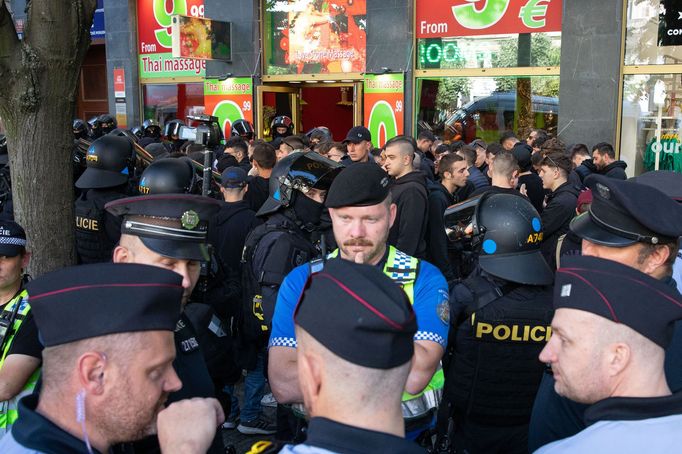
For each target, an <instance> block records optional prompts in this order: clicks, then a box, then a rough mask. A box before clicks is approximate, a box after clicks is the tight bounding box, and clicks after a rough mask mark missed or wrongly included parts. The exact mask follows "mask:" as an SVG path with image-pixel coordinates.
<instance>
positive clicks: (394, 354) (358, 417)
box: [281, 260, 424, 453]
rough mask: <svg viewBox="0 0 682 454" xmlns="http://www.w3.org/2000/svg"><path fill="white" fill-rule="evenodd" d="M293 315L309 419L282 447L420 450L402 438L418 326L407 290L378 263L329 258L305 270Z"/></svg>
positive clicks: (319, 450)
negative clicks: (302, 435)
mask: <svg viewBox="0 0 682 454" xmlns="http://www.w3.org/2000/svg"><path fill="white" fill-rule="evenodd" d="M330 313H333V317H332V316H330ZM294 321H295V324H296V334H297V341H298V348H297V352H298V354H297V357H298V362H299V363H300V364H299V371H300V375H299V381H300V383H301V392H302V393H303V395H304V396H305V399H304V400H305V404H306V410H307V412H308V414H309V415H310V416H311V418H312V419H311V420H310V425H309V427H308V430H307V438H306V441H305V442H304V444H302V445H298V446H292V445H287V446H285V447H284V449H283V450H282V451H281V452H283V453H303V452H306V453H330V452H341V453H347V452H353V453H360V452H390V453H418V452H424V451H423V450H422V449H421V448H420V447H419V446H418V445H417V444H415V443H413V442H411V441H408V440H405V426H404V423H403V417H402V410H401V405H400V396H401V394H402V393H403V390H404V389H405V385H406V382H407V377H408V375H409V372H410V360H411V359H412V357H413V355H414V350H415V344H414V341H413V338H414V336H415V334H416V332H417V321H416V319H415V314H414V311H413V309H412V304H411V303H410V300H409V299H408V297H407V295H406V294H405V292H404V291H402V290H401V289H400V287H399V286H397V285H395V283H394V282H393V280H392V279H391V278H390V277H388V276H386V275H385V274H384V273H382V271H381V269H380V268H377V267H375V266H372V265H362V264H356V263H353V262H350V261H347V260H331V261H329V262H328V263H327V264H326V265H325V268H324V270H323V271H322V272H319V273H314V274H312V275H311V276H310V277H309V279H308V283H307V285H306V286H305V290H304V292H303V294H302V295H301V301H300V303H299V305H298V308H297V310H296V314H295V316H294ZM339 402H343V404H341V405H339Z"/></svg>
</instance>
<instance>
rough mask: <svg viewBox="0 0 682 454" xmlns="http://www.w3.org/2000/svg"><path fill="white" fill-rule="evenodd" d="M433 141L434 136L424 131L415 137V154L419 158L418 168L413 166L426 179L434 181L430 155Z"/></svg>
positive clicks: (431, 155)
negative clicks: (422, 173)
mask: <svg viewBox="0 0 682 454" xmlns="http://www.w3.org/2000/svg"><path fill="white" fill-rule="evenodd" d="M435 141H436V136H434V135H433V133H432V132H431V131H429V130H426V129H425V130H423V131H422V132H420V133H419V135H418V136H417V142H416V145H417V146H416V150H415V153H416V154H417V156H418V157H419V167H417V166H415V168H417V169H419V170H421V171H422V172H424V175H426V178H428V179H429V180H434V179H435V178H434V163H433V154H432V153H431V149H432V147H433V144H434V142H435Z"/></svg>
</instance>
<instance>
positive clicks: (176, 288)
mask: <svg viewBox="0 0 682 454" xmlns="http://www.w3.org/2000/svg"><path fill="white" fill-rule="evenodd" d="M27 290H28V292H29V294H30V295H31V296H30V299H31V308H32V312H33V315H34V317H35V320H36V325H37V326H38V331H39V332H40V337H41V340H42V343H43V345H44V346H45V347H53V346H55V345H61V344H68V343H70V342H76V341H79V340H83V339H90V338H93V337H100V336H106V335H110V334H118V333H130V332H138V331H158V330H161V331H173V330H174V329H175V324H176V323H177V321H178V317H180V301H181V299H182V294H183V288H182V277H181V276H180V275H179V274H177V273H174V272H172V271H169V270H165V269H163V268H159V267H155V266H149V265H137V264H128V263H99V264H93V265H81V266H74V267H69V268H63V269H61V270H59V271H55V272H52V273H48V274H45V275H43V276H40V277H39V278H37V279H35V280H33V281H31V282H29V283H28V284H27Z"/></svg>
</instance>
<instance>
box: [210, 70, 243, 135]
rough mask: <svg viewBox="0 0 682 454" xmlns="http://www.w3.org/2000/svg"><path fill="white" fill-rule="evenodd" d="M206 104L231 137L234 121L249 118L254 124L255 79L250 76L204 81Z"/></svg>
mask: <svg viewBox="0 0 682 454" xmlns="http://www.w3.org/2000/svg"><path fill="white" fill-rule="evenodd" d="M204 106H205V110H204V112H206V113H207V114H209V115H213V116H215V117H218V120H219V121H220V126H221V127H222V128H223V134H224V135H225V137H230V130H231V129H232V123H234V122H235V121H237V120H241V119H244V120H247V121H248V122H250V123H251V124H253V81H252V80H251V78H250V77H235V78H230V79H227V80H222V81H221V80H217V79H206V80H205V81H204Z"/></svg>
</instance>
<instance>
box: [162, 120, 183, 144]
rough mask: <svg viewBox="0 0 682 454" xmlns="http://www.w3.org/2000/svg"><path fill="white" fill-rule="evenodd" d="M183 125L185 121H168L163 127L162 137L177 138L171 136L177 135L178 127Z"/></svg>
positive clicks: (178, 132)
mask: <svg viewBox="0 0 682 454" xmlns="http://www.w3.org/2000/svg"><path fill="white" fill-rule="evenodd" d="M183 126H185V123H183V122H182V121H181V120H171V121H169V122H168V123H166V124H165V125H164V127H163V135H164V137H165V138H166V139H168V140H177V139H173V136H177V135H179V134H180V128H181V127H183Z"/></svg>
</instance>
